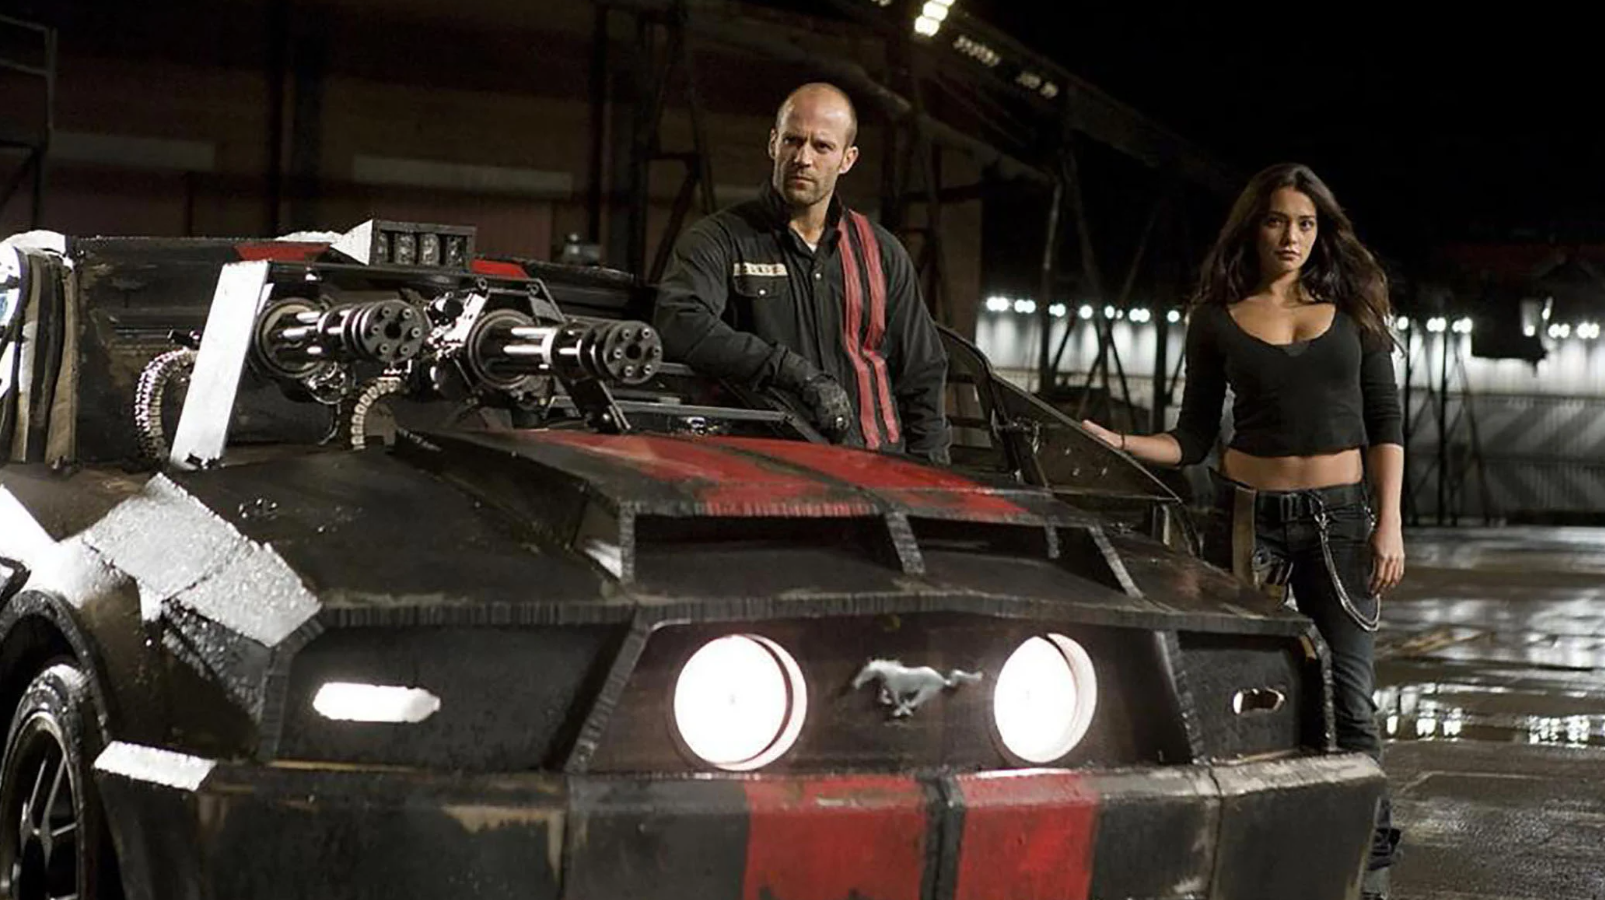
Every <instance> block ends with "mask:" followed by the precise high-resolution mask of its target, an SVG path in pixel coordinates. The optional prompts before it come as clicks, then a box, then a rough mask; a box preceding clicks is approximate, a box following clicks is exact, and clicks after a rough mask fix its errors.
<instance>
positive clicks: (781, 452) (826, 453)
mask: <svg viewBox="0 0 1605 900" xmlns="http://www.w3.org/2000/svg"><path fill="white" fill-rule="evenodd" d="M708 440H711V441H713V442H716V443H719V444H724V445H727V446H729V447H732V448H736V449H740V450H745V451H747V452H749V453H757V454H762V455H764V456H771V457H774V458H775V459H778V460H783V461H785V462H788V463H791V464H793V465H796V466H801V467H803V468H805V469H809V470H812V471H814V472H818V473H820V474H821V475H826V476H829V477H830V478H834V479H836V480H837V481H842V482H846V483H847V484H850V485H852V486H853V487H855V488H858V489H860V490H864V491H868V492H870V493H872V494H874V495H876V496H878V497H883V498H885V499H888V500H891V501H893V502H895V503H898V504H901V505H903V506H905V507H907V508H908V511H909V512H913V513H919V512H926V513H932V514H940V513H958V514H961V515H963V516H965V517H973V518H975V519H978V520H984V521H1015V520H1019V519H1027V518H1036V517H1035V515H1034V514H1032V513H1030V512H1028V511H1027V510H1025V509H1023V508H1021V507H1020V506H1019V505H1018V504H1016V503H1014V502H1013V501H1011V500H1009V499H1008V498H1007V497H1006V496H1003V495H1002V494H1001V493H1000V492H999V491H998V490H997V489H996V488H992V487H989V486H987V485H984V484H981V483H979V482H976V481H972V480H970V479H968V478H965V477H964V476H962V475H959V474H957V473H955V472H950V471H948V470H946V469H938V468H935V467H933V466H926V465H921V464H919V463H916V462H912V461H910V460H907V459H903V458H901V457H899V456H895V455H888V454H885V453H865V452H863V451H862V450H854V449H851V448H848V447H832V446H827V445H824V444H809V443H805V442H802V441H782V440H775V439H772V438H734V437H723V438H709V439H708Z"/></svg>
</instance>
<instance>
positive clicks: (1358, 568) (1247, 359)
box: [1083, 164, 1404, 898]
mask: <svg viewBox="0 0 1605 900" xmlns="http://www.w3.org/2000/svg"><path fill="white" fill-rule="evenodd" d="M1390 315H1391V310H1390V308H1389V304H1388V283H1387V277H1386V276H1385V275H1384V274H1383V271H1382V267H1381V266H1380V265H1378V264H1377V261H1376V259H1375V258H1374V257H1373V256H1372V255H1371V253H1370V252H1369V251H1368V250H1366V249H1365V247H1364V246H1363V245H1362V244H1361V243H1360V241H1359V239H1358V238H1356V237H1355V234H1354V227H1353V225H1352V224H1351V223H1350V222H1349V218H1348V216H1347V215H1345V214H1344V212H1343V209H1342V207H1340V206H1339V205H1338V202H1337V200H1336V199H1335V198H1334V197H1333V196H1332V192H1331V191H1330V190H1329V189H1328V188H1327V186H1326V185H1325V184H1324V183H1322V181H1321V179H1319V178H1317V177H1316V175H1315V173H1314V172H1312V171H1310V170H1309V169H1308V168H1307V167H1305V166H1301V165H1294V164H1283V165H1277V166H1272V167H1270V168H1268V169H1266V170H1264V171H1262V172H1260V173H1259V174H1258V175H1255V176H1254V178H1253V179H1252V180H1250V181H1249V183H1248V186H1247V187H1246V188H1244V190H1243V192H1242V194H1241V195H1240V196H1239V197H1238V198H1237V202H1236V203H1235V204H1233V206H1232V210H1231V213H1230V215H1229V216H1228V217H1227V219H1226V224H1225V226H1224V227H1223V228H1222V229H1221V232H1220V236H1219V237H1218V238H1217V239H1216V241H1215V246H1214V248H1213V249H1212V250H1211V251H1210V253H1209V256H1208V257H1207V258H1206V259H1205V261H1204V269H1203V273H1202V277H1201V278H1200V281H1199V286H1198V292H1197V295H1196V296H1195V297H1194V301H1193V308H1192V312H1191V318H1190V320H1189V322H1188V326H1187V351H1186V352H1187V389H1186V392H1185V394H1184V395H1183V399H1182V407H1181V412H1180V414H1179V420H1178V422H1177V425H1176V428H1175V429H1173V430H1171V431H1169V432H1166V433H1164V434H1157V435H1146V436H1144V435H1126V434H1118V433H1115V432H1113V431H1110V430H1108V429H1105V428H1103V427H1101V426H1099V425H1097V424H1096V423H1093V422H1083V425H1084V426H1085V427H1086V428H1087V429H1088V430H1089V431H1091V432H1092V433H1093V434H1095V435H1097V436H1098V437H1099V438H1100V439H1102V440H1103V441H1105V442H1106V443H1108V444H1109V445H1111V446H1114V447H1118V448H1120V449H1122V450H1124V451H1126V452H1128V453H1130V454H1132V455H1133V456H1135V457H1137V458H1138V459H1141V460H1144V461H1146V462H1150V463H1157V464H1161V465H1177V464H1191V463H1197V462H1200V461H1202V460H1203V458H1204V457H1205V456H1206V455H1208V453H1209V451H1210V450H1211V448H1213V447H1214V445H1215V441H1216V438H1217V436H1218V434H1219V432H1220V420H1221V405H1222V402H1223V400H1224V397H1225V391H1226V388H1227V387H1228V386H1229V387H1230V388H1231V389H1232V392H1233V394H1234V396H1235V400H1234V402H1233V406H1232V417H1233V432H1234V433H1233V436H1232V439H1231V443H1230V446H1228V447H1227V448H1226V450H1225V451H1224V452H1223V453H1222V455H1221V465H1220V472H1219V473H1218V476H1217V477H1216V485H1217V491H1216V505H1217V509H1218V511H1219V512H1220V515H1219V516H1217V517H1216V519H1217V521H1218V522H1219V523H1220V524H1219V525H1217V526H1215V527H1211V528H1207V529H1205V533H1206V539H1205V542H1204V543H1205V547H1204V552H1205V556H1206V557H1208V558H1209V559H1210V560H1211V561H1213V562H1216V563H1218V564H1220V565H1222V566H1224V567H1227V568H1230V569H1232V570H1233V571H1235V572H1237V573H1238V574H1239V575H1241V576H1242V577H1244V578H1247V579H1251V580H1253V581H1254V582H1255V583H1256V584H1257V585H1260V586H1264V587H1267V588H1268V589H1272V590H1273V591H1276V592H1279V591H1280V590H1281V589H1283V588H1286V589H1291V591H1292V594H1293V599H1294V601H1295V602H1296V603H1297V604H1298V608H1299V611H1300V612H1302V613H1304V614H1305V615H1307V616H1309V617H1310V618H1311V619H1313V620H1314V622H1315V625H1316V627H1317V629H1319V631H1320V633H1321V636H1322V637H1323V638H1324V639H1325V640H1326V643H1327V646H1328V648H1329V650H1330V651H1331V659H1332V682H1333V683H1332V700H1333V708H1334V711H1335V713H1336V724H1337V743H1338V745H1339V746H1340V747H1342V748H1344V749H1346V750H1357V751H1363V752H1365V753H1368V754H1370V755H1371V756H1372V757H1373V758H1375V759H1376V760H1377V761H1378V762H1380V761H1381V758H1382V741H1381V738H1380V735H1379V734H1378V731H1377V724H1376V707H1375V705H1374V703H1373V701H1372V699H1371V697H1372V688H1373V686H1374V682H1375V673H1374V671H1373V658H1374V635H1373V633H1374V632H1375V631H1376V628H1377V623H1378V618H1379V616H1380V613H1381V598H1382V595H1383V593H1384V592H1386V591H1387V590H1389V589H1390V588H1392V587H1394V586H1395V585H1397V584H1398V583H1399V580H1400V578H1402V577H1403V575H1404V538H1403V535H1402V521H1401V516H1400V510H1399V497H1400V490H1401V487H1402V481H1403V477H1404V446H1403V444H1404V436H1403V430H1402V428H1401V420H1402V417H1401V415H1400V409H1399V397H1398V387H1397V383H1396V381H1395V379H1394V373H1393V361H1392V351H1393V346H1394V345H1393V340H1392V338H1391V336H1390V335H1389V333H1388V319H1389V317H1390ZM1367 473H1369V476H1370V481H1371V485H1372V487H1373V488H1374V490H1375V506H1373V505H1372V501H1371V498H1370V497H1369V496H1368V491H1367V490H1366V487H1365V477H1366V475H1367ZM1373 509H1374V510H1375V512H1374V513H1373ZM1376 826H1377V827H1376V834H1375V837H1374V839H1373V841H1372V846H1371V858H1370V863H1369V866H1368V868H1367V875H1366V879H1365V882H1364V884H1363V886H1362V888H1363V892H1364V896H1365V897H1367V898H1372V897H1383V896H1385V894H1386V885H1387V874H1386V873H1387V867H1388V866H1389V865H1390V864H1391V863H1392V861H1393V854H1394V848H1395V846H1396V845H1397V843H1398V839H1399V832H1398V831H1397V830H1396V829H1394V828H1393V827H1392V815H1391V806H1390V804H1389V803H1388V801H1387V800H1386V799H1384V800H1383V803H1382V805H1381V808H1380V809H1379V810H1378V818H1377V823H1376Z"/></svg>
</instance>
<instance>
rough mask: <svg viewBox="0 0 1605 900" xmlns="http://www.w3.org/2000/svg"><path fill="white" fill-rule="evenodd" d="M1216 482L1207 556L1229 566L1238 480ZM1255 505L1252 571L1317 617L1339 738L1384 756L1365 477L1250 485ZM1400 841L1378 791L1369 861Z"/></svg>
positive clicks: (1379, 862) (1381, 861)
mask: <svg viewBox="0 0 1605 900" xmlns="http://www.w3.org/2000/svg"><path fill="white" fill-rule="evenodd" d="M1218 485H1219V490H1218V492H1217V497H1218V501H1217V508H1218V511H1219V512H1220V513H1221V516H1220V517H1221V518H1222V519H1223V521H1222V522H1221V525H1222V526H1224V527H1216V528H1211V529H1208V531H1207V533H1206V534H1207V536H1206V541H1205V556H1206V558H1208V559H1210V561H1212V562H1215V563H1217V564H1224V565H1226V566H1227V567H1228V568H1230V561H1231V559H1232V554H1231V546H1230V540H1231V533H1232V530H1233V529H1232V528H1231V527H1230V526H1231V514H1232V510H1233V507H1234V492H1235V491H1236V490H1237V489H1239V488H1241V487H1242V486H1241V485H1237V484H1236V483H1235V482H1231V481H1228V480H1227V479H1224V478H1220V479H1218ZM1253 508H1254V550H1253V569H1254V572H1255V574H1256V576H1261V577H1268V579H1269V580H1270V581H1271V582H1273V583H1285V584H1286V585H1287V588H1288V589H1289V590H1291V591H1292V594H1293V600H1294V602H1295V603H1296V604H1297V605H1298V610H1299V612H1301V613H1303V614H1304V615H1306V616H1308V617H1309V618H1310V619H1311V620H1313V621H1314V622H1315V627H1316V630H1318V631H1319V632H1320V633H1321V637H1322V639H1323V640H1325V641H1326V646H1327V650H1328V651H1329V653H1330V655H1331V660H1332V711H1333V713H1334V717H1335V719H1336V722H1335V725H1336V732H1337V734H1336V736H1337V744H1338V746H1339V747H1341V748H1342V749H1344V750H1356V751H1359V752H1362V753H1365V754H1368V755H1369V756H1370V757H1371V758H1372V759H1374V760H1376V761H1377V762H1378V763H1381V762H1382V737H1381V734H1380V733H1379V731H1378V729H1377V720H1376V703H1375V701H1374V700H1373V699H1372V691H1373V688H1374V687H1375V685H1376V672H1375V669H1374V666H1373V661H1374V660H1375V656H1376V640H1375V635H1374V634H1373V631H1374V628H1375V623H1376V620H1377V616H1378V601H1377V598H1376V597H1375V596H1373V595H1372V593H1371V587H1370V582H1371V564H1372V554H1371V531H1372V529H1373V528H1374V527H1375V524H1376V520H1375V517H1374V516H1373V515H1372V513H1371V508H1370V505H1369V503H1368V502H1367V500H1366V494H1365V486H1364V485H1363V484H1352V485H1340V486H1337V487H1330V488H1319V489H1316V490H1309V491H1285V492H1284V491H1255V492H1254V497H1253ZM1323 519H1324V520H1325V529H1324V530H1325V541H1324V542H1323V540H1322V530H1323V529H1322V525H1321V523H1322V520H1323ZM1323 543H1324V544H1325V547H1324V548H1323ZM1340 581H1341V588H1340V586H1339V584H1338V582H1340ZM1398 842H1399V831H1398V830H1397V829H1395V828H1394V827H1393V806H1392V802H1391V800H1390V799H1389V797H1388V796H1387V795H1386V794H1384V795H1383V798H1382V802H1381V805H1380V806H1379V807H1378V809H1377V822H1376V833H1375V836H1374V837H1373V839H1372V842H1371V861H1370V868H1372V869H1379V868H1382V867H1384V866H1388V865H1390V864H1392V862H1393V858H1394V854H1395V852H1396V848H1397V846H1398Z"/></svg>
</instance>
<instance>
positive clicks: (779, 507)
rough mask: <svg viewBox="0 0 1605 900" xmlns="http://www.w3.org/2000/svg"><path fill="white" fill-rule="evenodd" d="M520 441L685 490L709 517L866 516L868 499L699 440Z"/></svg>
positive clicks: (588, 437)
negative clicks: (618, 466)
mask: <svg viewBox="0 0 1605 900" xmlns="http://www.w3.org/2000/svg"><path fill="white" fill-rule="evenodd" d="M521 439H523V440H530V441H538V442H541V443H548V444H557V445H560V446H564V447H568V448H571V449H574V450H578V451H582V452H585V453H587V454H591V455H594V456H598V457H602V458H604V459H607V460H609V461H612V462H616V463H618V464H621V465H623V466H626V467H628V468H629V469H631V470H633V471H634V472H636V473H638V474H639V475H642V476H644V477H647V478H652V479H655V480H658V481H662V482H667V483H670V484H673V485H675V486H676V487H681V488H685V489H687V490H688V491H689V492H690V493H691V494H692V495H693V496H694V497H695V501H696V503H697V505H698V506H699V507H701V509H702V510H703V511H704V512H705V513H707V514H710V515H723V516H820V517H850V516H869V515H874V514H875V513H876V511H877V509H876V506H875V504H874V503H872V502H871V501H870V500H869V499H867V498H863V497H858V496H854V495H853V494H852V493H850V492H849V491H847V490H844V489H842V488H841V487H839V486H836V485H832V484H830V483H829V482H826V481H822V480H820V479H818V478H812V477H809V474H808V473H806V472H798V471H796V470H795V468H792V467H787V466H783V465H765V464H764V463H763V461H762V460H758V459H754V458H752V457H751V456H748V455H745V454H740V453H732V452H730V451H729V450H727V449H725V448H723V447H720V446H718V445H716V444H713V443H711V442H709V441H704V440H693V439H689V438H672V437H662V436H655V435H604V434H592V433H590V432H584V431H544V432H535V433H532V434H528V435H525V436H523V437H522V438H521Z"/></svg>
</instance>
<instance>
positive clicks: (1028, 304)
mask: <svg viewBox="0 0 1605 900" xmlns="http://www.w3.org/2000/svg"><path fill="white" fill-rule="evenodd" d="M1014 311H1015V312H1017V313H1022V314H1024V315H1030V314H1032V313H1034V312H1036V311H1037V301H1035V300H1016V301H1014Z"/></svg>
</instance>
